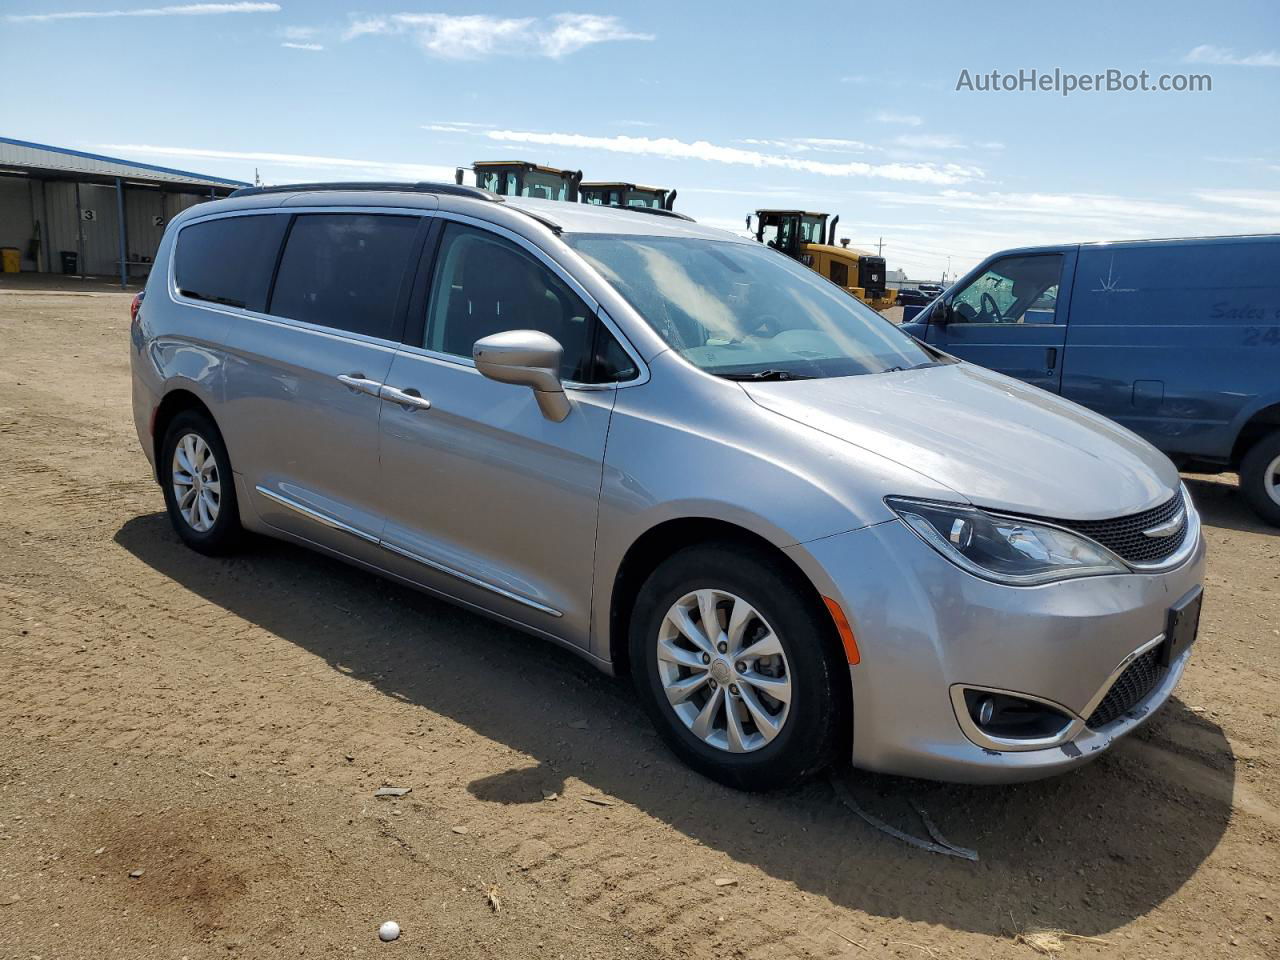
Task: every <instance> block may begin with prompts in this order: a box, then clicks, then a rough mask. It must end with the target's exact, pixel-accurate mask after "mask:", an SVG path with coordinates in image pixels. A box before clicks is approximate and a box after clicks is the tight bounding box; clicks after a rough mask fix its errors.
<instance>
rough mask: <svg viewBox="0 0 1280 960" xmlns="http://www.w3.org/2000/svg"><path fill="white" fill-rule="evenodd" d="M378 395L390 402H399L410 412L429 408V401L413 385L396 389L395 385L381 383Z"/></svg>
mask: <svg viewBox="0 0 1280 960" xmlns="http://www.w3.org/2000/svg"><path fill="white" fill-rule="evenodd" d="M379 395H380V396H381V397H382V399H383V400H390V401H391V402H392V403H398V404H400V406H402V407H404V408H405V409H406V410H408V411H409V412H410V413H412V412H413V411H414V410H430V409H431V401H430V400H428V399H427V398H426V397H424V396H423V395H422V394H420V393H419V392H418V391H417V390H415V389H414V388H413V387H405V388H404V389H403V390H398V389H396V388H395V387H389V386H387V385H386V384H383V385H382V389H381V391H379Z"/></svg>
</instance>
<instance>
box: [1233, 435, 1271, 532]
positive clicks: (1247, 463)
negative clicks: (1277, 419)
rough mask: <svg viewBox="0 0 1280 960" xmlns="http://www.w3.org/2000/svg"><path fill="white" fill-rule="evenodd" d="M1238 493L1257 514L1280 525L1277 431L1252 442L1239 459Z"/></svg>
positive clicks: (1268, 521) (1269, 521)
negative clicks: (1241, 494)
mask: <svg viewBox="0 0 1280 960" xmlns="http://www.w3.org/2000/svg"><path fill="white" fill-rule="evenodd" d="M1240 492H1241V493H1243V494H1244V498H1245V500H1247V501H1248V502H1249V506H1251V507H1253V509H1254V511H1255V512H1256V513H1257V514H1258V516H1260V517H1262V519H1263V520H1265V521H1267V523H1270V524H1272V525H1274V526H1277V527H1280V430H1277V431H1275V432H1274V433H1269V434H1267V435H1266V436H1265V437H1263V438H1262V439H1261V440H1259V441H1258V442H1257V443H1255V444H1254V445H1253V446H1252V447H1250V448H1249V452H1248V453H1246V454H1245V455H1244V459H1243V460H1241V461H1240Z"/></svg>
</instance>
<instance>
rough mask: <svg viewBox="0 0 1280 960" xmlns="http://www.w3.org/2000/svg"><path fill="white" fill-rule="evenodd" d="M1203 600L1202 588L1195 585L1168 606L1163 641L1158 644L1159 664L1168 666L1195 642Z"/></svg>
mask: <svg viewBox="0 0 1280 960" xmlns="http://www.w3.org/2000/svg"><path fill="white" fill-rule="evenodd" d="M1203 601H1204V588H1203V587H1196V588H1195V589H1194V590H1192V591H1191V592H1190V593H1188V594H1187V595H1186V596H1184V597H1183V598H1182V599H1181V600H1179V601H1178V602H1177V603H1175V604H1174V605H1173V606H1172V607H1170V608H1169V616H1168V619H1167V620H1166V623H1165V630H1164V643H1162V644H1160V665H1161V666H1164V667H1167V666H1169V664H1171V663H1173V662H1174V661H1175V660H1177V659H1178V658H1179V657H1180V656H1182V654H1183V652H1184V651H1185V650H1186V649H1187V647H1189V646H1191V644H1193V643H1194V642H1195V639H1196V634H1197V633H1198V632H1199V630H1200V608H1201V606H1202V605H1203Z"/></svg>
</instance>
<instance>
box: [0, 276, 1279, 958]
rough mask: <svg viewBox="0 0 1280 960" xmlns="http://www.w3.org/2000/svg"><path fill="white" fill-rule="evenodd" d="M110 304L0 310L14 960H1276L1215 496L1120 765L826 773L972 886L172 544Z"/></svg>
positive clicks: (1229, 500)
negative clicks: (963, 780)
mask: <svg viewBox="0 0 1280 960" xmlns="http://www.w3.org/2000/svg"><path fill="white" fill-rule="evenodd" d="M128 302H129V300H128V296H127V295H122V294H119V293H88V292H85V291H83V290H81V291H80V292H78V293H74V294H67V293H40V292H38V291H34V290H30V289H25V288H24V289H13V288H10V289H9V290H8V291H7V292H6V291H5V290H3V289H0V733H2V734H3V735H2V736H0V957H3V958H14V960H18V958H21V960H29V958H32V957H43V958H46V960H48V958H64V957H65V958H94V960H100V958H134V957H171V958H175V960H177V958H180V957H188V958H191V960H196V958H206V957H276V956H310V957H337V956H373V955H375V954H376V955H380V956H386V957H394V956H415V957H416V956H422V957H451V958H462V960H468V958H481V957H537V958H557V957H565V958H579V957H592V958H621V957H637V958H648V957H661V958H679V957H698V958H701V957H717V958H761V960H763V958H778V957H814V958H827V957H862V956H872V957H905V958H913V960H922V958H942V957H997V958H1034V957H1035V956H1037V953H1036V952H1035V949H1034V948H1033V946H1032V945H1031V944H1029V943H1028V942H1026V940H1025V939H1020V938H1019V934H1023V935H1028V934H1031V933H1032V932H1033V931H1037V930H1041V929H1057V930H1061V931H1066V932H1067V933H1068V934H1072V935H1074V938H1067V939H1065V940H1062V941H1060V945H1061V951H1062V955H1063V956H1065V957H1124V958H1134V960H1138V958H1156V957H1159V958H1200V957H1216V956H1225V957H1239V958H1276V957H1280V932H1278V928H1277V925H1276V915H1277V912H1278V910H1280V907H1277V902H1276V901H1277V897H1276V893H1277V889H1280V842H1278V841H1280V782H1278V779H1277V771H1278V770H1280V747H1277V727H1278V722H1277V712H1278V711H1280V660H1278V658H1277V648H1278V647H1280V603H1277V600H1278V599H1280V531H1276V530H1273V529H1270V528H1266V527H1264V526H1262V525H1261V524H1260V523H1259V522H1258V521H1256V520H1255V519H1254V518H1253V516H1252V515H1251V514H1250V513H1249V512H1248V510H1247V509H1246V508H1245V507H1244V505H1243V504H1242V503H1241V502H1240V500H1239V498H1238V497H1237V496H1236V491H1235V488H1234V478H1217V479H1209V478H1204V479H1193V480H1192V481H1191V487H1192V491H1193V493H1194V495H1195V497H1196V499H1197V500H1198V502H1199V503H1200V505H1201V507H1202V509H1203V511H1204V515H1205V518H1206V522H1207V536H1208V539H1209V545H1210V565H1209V576H1208V584H1207V601H1206V606H1205V610H1204V620H1203V630H1202V634H1201V637H1200V640H1199V642H1198V644H1197V647H1196V650H1195V654H1194V656H1193V658H1192V661H1191V665H1190V667H1189V669H1188V671H1187V674H1186V677H1185V679H1184V680H1183V682H1182V684H1181V686H1180V688H1179V690H1178V693H1177V695H1176V697H1175V698H1174V699H1173V700H1172V701H1171V702H1170V704H1169V705H1168V706H1167V707H1166V709H1165V710H1163V711H1162V712H1161V714H1160V715H1159V716H1157V717H1156V718H1155V719H1154V720H1153V721H1152V722H1151V723H1150V724H1149V725H1148V726H1147V727H1146V728H1145V729H1144V731H1143V732H1142V733H1141V734H1139V735H1136V736H1134V737H1131V738H1129V739H1128V740H1126V741H1124V742H1122V743H1121V744H1119V745H1118V746H1117V747H1116V748H1115V749H1114V750H1113V751H1112V752H1111V753H1109V754H1108V755H1106V756H1104V757H1102V758H1101V759H1100V760H1098V761H1097V762H1095V763H1094V764H1092V765H1091V766H1089V767H1087V768H1085V769H1083V770H1081V771H1078V772H1076V773H1073V774H1070V775H1068V776H1065V777H1061V778H1058V779H1055V780H1050V781H1046V782H1040V783H1033V784H1026V785H1021V786H1016V787H1003V788H990V787H988V788H976V787H956V786H946V785H938V784H929V783H923V782H917V781H910V780H902V779H896V778H890V777H883V776H872V775H867V774H860V773H855V772H853V771H850V770H843V771H841V772H840V773H839V777H840V778H841V779H842V780H843V781H844V782H845V783H846V784H847V785H848V787H849V789H850V790H851V791H852V793H853V795H854V796H855V797H856V798H857V800H858V802H859V803H861V804H863V805H864V806H865V807H866V808H867V809H868V810H870V811H872V812H873V813H874V814H875V815H877V816H879V817H881V818H883V819H884V820H886V821H888V822H890V823H892V824H895V825H897V826H899V827H901V828H903V829H906V830H909V831H910V832H911V833H913V834H920V835H923V828H922V826H921V824H920V822H919V820H918V818H917V815H916V813H915V811H914V807H913V805H914V804H919V805H920V807H921V808H922V809H924V810H925V811H927V812H928V814H929V815H930V816H931V817H932V819H933V820H934V821H935V822H936V824H937V826H938V828H939V829H940V830H941V832H942V833H943V834H944V835H945V836H946V837H947V838H948V839H949V840H951V841H952V842H953V843H956V844H960V845H962V846H966V847H972V848H974V849H976V850H977V851H978V853H979V855H980V858H981V859H980V860H979V861H978V862H977V863H970V862H966V861H961V860H957V859H952V858H946V857H941V856H937V855H935V854H931V853H927V852H924V851H920V850H916V849H914V848H911V847H908V846H906V845H904V844H902V843H901V842H899V841H897V840H894V839H892V838H890V837H888V836H886V835H884V834H882V833H880V832H878V831H876V830H875V829H873V828H872V827H870V826H868V825H867V824H865V823H864V822H863V821H861V820H859V819H857V818H856V817H855V816H854V815H853V814H852V813H851V812H850V811H849V810H848V809H846V808H845V807H844V806H842V805H841V803H840V802H839V800H838V799H837V797H836V794H835V793H834V791H833V788H832V785H831V784H830V783H828V782H826V781H819V782H816V783H811V784H809V785H806V786H804V787H802V788H799V789H795V790H792V791H788V792H782V793H777V794H772V795H767V796H747V795H743V794H739V793H735V792H733V791H731V790H728V789H726V788H723V787H720V786H718V785H715V784H713V783H710V782H708V781H706V780H704V779H702V778H700V777H698V776H696V775H694V774H692V773H690V772H689V771H687V770H686V769H685V768H683V767H682V766H680V765H679V764H678V763H677V762H676V761H675V760H674V759H673V758H672V757H671V756H670V755H669V754H668V753H667V752H666V751H665V750H664V749H663V747H662V746H661V744H660V743H659V742H658V740H657V739H656V737H655V736H654V735H653V733H652V732H651V731H650V729H649V727H648V726H647V724H646V722H645V720H644V719H643V717H642V716H641V714H640V711H639V710H638V709H637V706H636V703H635V701H634V700H633V697H632V694H631V692H630V689H629V687H628V686H627V685H626V684H625V683H622V682H619V681H614V680H610V679H609V678H607V677H604V676H602V675H599V674H597V673H596V672H595V671H593V670H592V668H590V667H589V666H587V665H586V664H585V663H583V662H581V661H579V660H577V659H575V658H574V657H572V656H571V655H569V654H567V653H564V652H562V651H560V650H558V649H556V648H554V647H552V646H550V645H548V644H543V643H540V642H538V641H535V640H532V639H530V638H528V637H526V636H523V635H521V634H517V633H514V632H512V631H510V630H508V629H505V628H503V627H500V626H497V625H495V624H493V623H491V622H489V621H486V620H483V619H480V618H478V617H475V616H472V615H470V614H467V613H464V612H462V611H460V610H458V609H455V608H453V607H450V606H448V605H446V604H444V603H440V602H436V601H434V600H432V599H430V598H427V597H425V596H422V595H420V594H417V593H414V592H412V591H409V590H406V589H402V588H399V587H397V586H393V585H391V584H389V583H386V582H383V581H381V580H379V579H376V578H374V577H372V576H369V575H366V574H364V573H362V572H359V571H356V570H354V569H351V568H348V567H346V566H343V565H342V564H339V563H335V562H332V561H329V560H326V559H322V558H320V557H318V556H315V555H313V554H310V553H307V552H305V551H303V550H300V549H297V548H294V547H292V546H286V545H283V544H280V543H277V542H271V541H265V540H256V541H253V542H251V543H250V545H249V547H248V549H247V550H246V551H245V552H244V553H243V554H241V555H239V556H237V557H234V558H231V559H225V560H211V559H207V558H205V557H201V556H198V555H197V554H195V553H193V552H191V551H189V550H186V549H184V548H183V547H182V546H181V545H180V544H179V542H178V541H177V539H176V537H175V536H174V534H173V533H171V532H170V528H169V525H168V522H167V520H166V518H165V516H164V514H163V513H162V504H161V497H160V491H159V489H158V488H157V487H156V485H155V484H154V483H153V482H152V480H151V479H150V478H149V476H148V473H147V468H146V463H145V461H144V459H143V456H142V453H141V451H140V450H139V447H138V441H137V438H136V437H135V436H134V432H133V426H132V421H131V418H130V415H129V385H128V361H127V327H128V316H127V315H128ZM383 785H394V786H403V787H411V788H412V792H411V793H409V794H408V795H406V796H404V797H403V798H401V799H394V800H386V799H375V798H374V791H375V790H376V789H377V788H378V787H381V786H383ZM592 801H594V802H592ZM135 871H141V874H140V875H139V876H136V877H135V876H131V874H132V873H133V872H135ZM491 895H492V897H493V898H496V903H495V902H491ZM389 919H394V920H396V921H398V922H399V923H400V924H401V926H402V928H403V931H404V933H403V936H402V937H401V939H400V940H399V941H398V942H396V943H393V944H382V943H380V942H379V941H378V939H377V936H376V931H377V928H378V925H379V924H380V923H381V922H382V921H384V920H389ZM1045 949H1052V943H1050V944H1047V945H1045Z"/></svg>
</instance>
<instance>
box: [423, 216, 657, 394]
mask: <svg viewBox="0 0 1280 960" xmlns="http://www.w3.org/2000/svg"><path fill="white" fill-rule="evenodd" d="M517 329H518V330H538V331H540V332H542V333H546V334H550V335H551V336H553V337H555V338H556V340H557V341H559V343H560V346H561V347H563V348H564V354H563V356H562V358H561V364H560V376H561V377H562V378H563V379H565V380H569V381H572V382H575V383H613V382H617V381H621V380H628V379H630V378H631V377H634V376H635V375H636V373H637V370H636V367H635V364H634V363H633V362H632V361H631V359H630V358H629V357H628V356H627V353H626V351H625V350H624V349H623V348H622V346H621V345H620V344H619V343H618V342H617V340H615V339H614V337H613V335H612V334H611V333H610V332H609V330H608V329H607V328H606V327H605V326H604V325H603V324H602V323H601V322H600V320H599V319H598V318H597V317H596V316H595V314H594V313H592V312H591V308H590V307H588V306H587V305H586V304H585V303H583V302H582V300H581V299H580V298H579V297H578V295H577V294H576V293H574V292H573V290H571V289H570V288H569V285H568V284H566V283H565V282H564V281H563V280H561V279H560V278H559V277H558V276H556V275H555V274H554V273H553V272H552V271H551V270H549V269H547V267H545V266H544V265H543V264H542V263H540V262H538V260H536V259H535V258H534V257H533V256H531V255H530V254H528V253H527V252H525V251H524V250H522V249H521V248H520V247H519V246H517V245H516V244H514V243H512V242H511V241H510V240H507V239H505V238H503V237H499V236H497V235H495V234H492V233H490V232H488V231H487V230H480V229H478V228H476V227H470V226H466V225H464V224H460V223H449V224H447V225H446V226H445V228H444V237H443V239H442V240H441V244H440V251H439V253H438V254H437V256H436V264H435V272H434V275H433V278H432V281H431V296H430V300H429V302H428V305H427V323H426V337H425V342H424V343H423V346H424V347H426V348H427V349H428V350H433V351H435V352H437V353H446V354H451V355H453V356H457V357H465V358H468V359H469V358H470V357H471V352H472V347H473V346H474V345H475V342H476V341H477V340H479V339H481V338H483V337H487V336H489V335H490V334H494V333H501V332H502V331H504V330H517Z"/></svg>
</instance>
